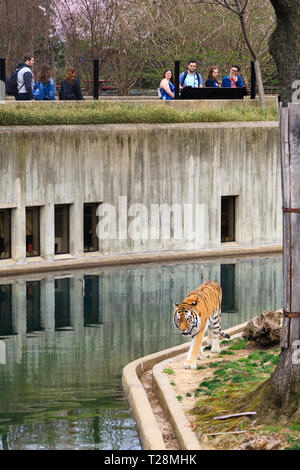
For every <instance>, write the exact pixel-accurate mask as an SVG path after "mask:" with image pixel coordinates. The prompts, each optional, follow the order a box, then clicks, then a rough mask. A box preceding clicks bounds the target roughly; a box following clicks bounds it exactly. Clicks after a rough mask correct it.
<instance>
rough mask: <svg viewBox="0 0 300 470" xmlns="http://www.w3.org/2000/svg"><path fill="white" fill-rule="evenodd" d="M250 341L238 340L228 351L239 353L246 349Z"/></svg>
mask: <svg viewBox="0 0 300 470" xmlns="http://www.w3.org/2000/svg"><path fill="white" fill-rule="evenodd" d="M247 341H248V339H242V338H237V339H236V340H234V341H233V344H231V345H230V346H229V348H228V349H230V350H233V351H239V350H240V349H245V347H246V345H247Z"/></svg>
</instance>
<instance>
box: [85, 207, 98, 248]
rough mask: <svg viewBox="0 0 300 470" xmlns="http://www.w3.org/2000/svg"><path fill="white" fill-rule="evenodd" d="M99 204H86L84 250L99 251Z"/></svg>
mask: <svg viewBox="0 0 300 470" xmlns="http://www.w3.org/2000/svg"><path fill="white" fill-rule="evenodd" d="M98 206H99V204H97V203H92V204H84V221H83V230H84V251H85V252H90V251H98V250H99V240H98V237H97V233H96V228H97V215H96V213H97V208H98Z"/></svg>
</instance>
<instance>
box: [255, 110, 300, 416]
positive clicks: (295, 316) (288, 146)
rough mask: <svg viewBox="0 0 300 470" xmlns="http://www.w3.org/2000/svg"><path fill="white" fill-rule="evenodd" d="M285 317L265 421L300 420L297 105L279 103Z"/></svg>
mask: <svg viewBox="0 0 300 470" xmlns="http://www.w3.org/2000/svg"><path fill="white" fill-rule="evenodd" d="M280 143H281V169H282V203H283V302H284V308H283V311H284V318H283V325H282V335H281V349H282V350H281V355H280V361H279V364H278V366H277V368H276V370H275V371H274V374H273V375H272V376H271V378H270V379H269V381H268V382H267V383H266V384H265V386H264V387H263V390H262V394H261V401H260V404H259V407H258V411H259V412H260V414H261V416H263V417H264V418H267V420H268V421H278V420H279V421H283V422H285V421H290V420H294V421H300V406H299V405H300V288H299V286H300V263H299V259H300V185H299V181H300V104H296V103H290V104H289V106H288V107H283V105H282V104H281V105H280Z"/></svg>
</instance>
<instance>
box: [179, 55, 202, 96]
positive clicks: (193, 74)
mask: <svg viewBox="0 0 300 470" xmlns="http://www.w3.org/2000/svg"><path fill="white" fill-rule="evenodd" d="M196 67H197V62H196V61H195V60H190V61H189V63H188V69H187V70H186V71H185V72H182V73H181V74H180V76H179V91H182V89H183V88H184V87H186V86H191V87H192V88H202V86H203V80H202V77H201V75H200V73H198V72H197V71H196Z"/></svg>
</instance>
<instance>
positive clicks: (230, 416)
mask: <svg viewBox="0 0 300 470" xmlns="http://www.w3.org/2000/svg"><path fill="white" fill-rule="evenodd" d="M252 415H256V411H245V412H244V413H235V414H232V415H223V416H216V417H215V418H214V420H216V419H230V418H238V417H239V416H252Z"/></svg>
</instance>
